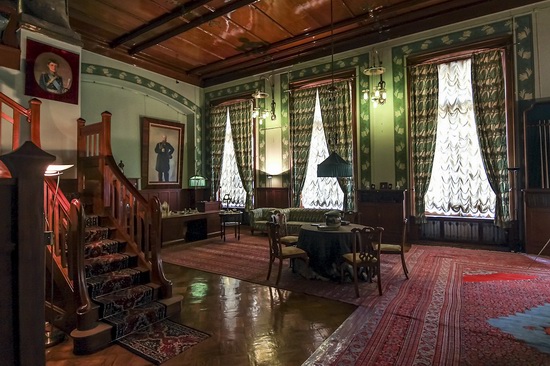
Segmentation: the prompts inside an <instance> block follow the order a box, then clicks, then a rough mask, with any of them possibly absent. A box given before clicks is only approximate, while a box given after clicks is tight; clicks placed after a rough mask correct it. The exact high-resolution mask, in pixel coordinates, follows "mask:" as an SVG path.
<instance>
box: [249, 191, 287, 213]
mask: <svg viewBox="0 0 550 366" xmlns="http://www.w3.org/2000/svg"><path fill="white" fill-rule="evenodd" d="M254 207H280V208H286V207H290V191H289V189H288V188H285V187H260V188H256V192H255V202H254Z"/></svg>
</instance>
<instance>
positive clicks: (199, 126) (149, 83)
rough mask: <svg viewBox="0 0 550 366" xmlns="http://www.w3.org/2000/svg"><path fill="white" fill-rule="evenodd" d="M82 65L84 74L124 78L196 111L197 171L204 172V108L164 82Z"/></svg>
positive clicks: (93, 65)
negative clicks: (163, 83) (160, 82)
mask: <svg viewBox="0 0 550 366" xmlns="http://www.w3.org/2000/svg"><path fill="white" fill-rule="evenodd" d="M81 67H82V71H81V73H82V74H87V75H96V76H103V77H106V78H111V79H118V80H123V81H126V82H128V83H132V84H136V85H140V86H142V87H145V88H148V89H149V90H151V91H154V92H157V93H160V94H163V95H165V96H167V97H169V98H171V99H172V100H173V101H174V102H176V103H177V104H181V105H183V106H185V107H186V108H187V109H189V110H191V111H192V112H193V113H194V123H193V125H194V126H195V173H200V172H202V156H203V154H202V144H203V141H202V132H203V129H204V127H203V123H202V110H201V108H200V107H199V106H198V105H196V104H195V103H193V102H192V101H190V100H189V99H187V98H186V97H184V96H183V95H181V94H179V93H178V92H176V91H174V90H172V89H170V88H168V87H166V86H164V85H162V84H159V83H157V82H155V81H153V80H151V79H148V78H145V77H143V76H140V75H137V74H134V73H131V72H128V71H123V70H119V69H116V68H113V67H107V66H102V65H96V64H88V63H82V65H81Z"/></svg>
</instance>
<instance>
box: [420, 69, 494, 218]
mask: <svg viewBox="0 0 550 366" xmlns="http://www.w3.org/2000/svg"><path fill="white" fill-rule="evenodd" d="M438 79H439V95H438V120H437V133H436V136H437V138H436V146H435V154H434V159H433V167H432V173H431V179H430V183H429V188H428V190H427V192H426V195H425V211H426V214H428V215H444V216H462V217H479V218H493V217H494V215H495V194H494V192H493V190H492V188H491V186H490V184H489V181H488V179H487V174H486V173H485V167H484V164H483V161H482V158H481V151H480V144H479V139H478V135H477V131H476V120H475V118H474V110H473V96H472V79H471V60H470V59H466V60H459V61H454V62H450V63H442V64H439V65H438Z"/></svg>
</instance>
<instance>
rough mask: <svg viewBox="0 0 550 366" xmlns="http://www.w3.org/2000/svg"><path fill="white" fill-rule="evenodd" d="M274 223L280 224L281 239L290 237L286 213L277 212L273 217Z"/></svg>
mask: <svg viewBox="0 0 550 366" xmlns="http://www.w3.org/2000/svg"><path fill="white" fill-rule="evenodd" d="M272 221H273V222H275V223H277V224H279V226H280V227H279V235H280V237H283V236H287V235H289V233H288V227H287V224H286V221H287V218H286V214H285V213H284V212H281V211H279V210H276V211H275V212H274V213H273V216H272Z"/></svg>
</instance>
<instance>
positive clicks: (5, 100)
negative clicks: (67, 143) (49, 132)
mask: <svg viewBox="0 0 550 366" xmlns="http://www.w3.org/2000/svg"><path fill="white" fill-rule="evenodd" d="M41 104H42V102H41V101H40V100H38V99H31V100H30V101H29V105H30V106H29V108H25V107H23V106H22V105H20V104H19V103H17V102H16V101H14V100H13V99H11V98H10V97H8V96H7V95H5V94H3V93H0V136H2V130H3V128H2V127H3V124H4V123H1V122H3V121H6V122H8V123H10V124H12V125H13V127H12V138H11V145H12V146H11V150H10V151H13V150H15V149H17V148H18V147H19V145H20V140H21V120H22V118H23V117H25V118H26V119H27V121H28V122H29V123H30V134H31V135H30V139H31V141H32V142H33V143H34V144H35V145H36V146H38V147H40V105H41ZM6 152H9V151H1V147H0V153H6ZM10 176H11V174H10V172H9V170H8V169H6V167H5V166H4V164H3V163H2V162H0V177H3V178H9V177H10Z"/></svg>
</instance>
